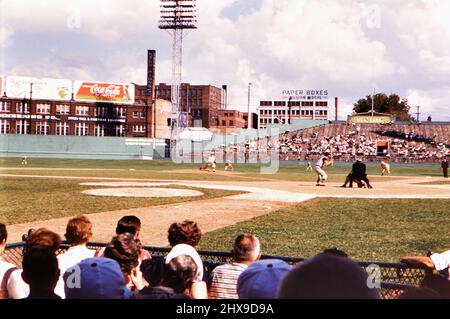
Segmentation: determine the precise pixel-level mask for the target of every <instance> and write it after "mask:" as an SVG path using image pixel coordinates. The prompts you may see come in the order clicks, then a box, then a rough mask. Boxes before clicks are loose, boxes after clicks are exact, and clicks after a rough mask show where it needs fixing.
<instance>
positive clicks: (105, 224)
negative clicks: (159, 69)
mask: <svg viewBox="0 0 450 319" xmlns="http://www.w3.org/2000/svg"><path fill="white" fill-rule="evenodd" d="M199 166H200V164H178V165H177V164H174V163H172V162H170V161H104V160H62V159H38V158H31V159H29V160H28V165H26V166H22V165H21V160H20V159H18V158H2V159H0V200H1V203H2V205H1V206H0V222H4V223H6V224H7V225H8V230H9V233H10V236H9V242H15V241H20V239H21V236H22V234H23V233H25V232H26V231H27V230H28V229H29V228H38V227H48V228H50V229H52V230H54V231H56V232H58V233H60V234H64V230H65V225H66V223H67V220H68V219H69V218H70V217H71V216H76V215H80V214H86V215H89V218H90V219H91V221H92V222H93V225H94V241H100V242H107V241H109V240H110V239H111V237H112V235H113V233H114V228H115V224H116V222H117V220H118V219H119V218H120V217H122V216H123V215H130V214H133V215H136V216H138V217H139V218H140V219H141V220H142V222H143V234H142V236H141V239H142V242H143V244H145V245H152V246H167V245H168V244H167V239H166V233H167V229H168V227H169V225H170V224H171V223H172V222H175V221H180V220H184V219H191V220H195V221H197V222H198V223H199V225H200V227H201V229H202V231H203V233H204V235H203V237H202V240H201V242H200V244H201V246H200V247H199V248H200V249H204V250H219V251H229V250H230V249H231V246H232V243H233V240H234V238H235V237H236V236H237V235H238V234H239V233H243V232H248V233H253V234H255V235H257V236H258V237H259V238H260V239H261V243H262V249H263V250H264V253H265V254H271V255H278V256H281V255H285V256H296V257H305V258H306V257H310V256H313V255H315V254H317V253H318V252H320V251H321V250H323V249H325V248H329V247H339V248H341V249H343V250H344V251H346V252H347V253H349V254H350V255H351V256H352V257H353V258H355V259H359V260H371V261H399V259H400V258H401V257H403V256H405V255H415V254H419V255H423V254H425V253H426V252H427V251H428V250H433V251H442V250H446V249H448V244H449V243H450V231H449V229H450V228H449V225H450V183H449V182H448V181H447V180H445V179H443V178H441V176H442V174H441V170H440V168H439V165H395V166H393V167H392V176H383V177H382V176H381V174H380V169H379V167H378V165H375V164H374V165H370V164H369V165H368V174H369V178H370V180H371V183H372V184H373V186H374V189H372V190H370V189H358V188H352V189H350V188H341V187H340V185H342V184H343V182H344V180H345V176H346V174H348V172H349V171H350V164H336V165H335V166H334V167H332V168H329V169H327V173H329V176H330V178H329V180H328V181H327V184H326V187H315V180H316V175H315V173H314V172H310V171H309V172H307V171H306V166H305V164H304V163H300V162H292V163H281V164H280V167H279V170H278V172H277V173H276V174H273V175H261V174H260V166H259V165H257V164H247V165H246V164H236V165H235V166H234V170H233V171H232V172H230V171H224V169H223V166H221V165H219V167H218V170H217V172H216V173H212V172H202V171H200V170H199Z"/></svg>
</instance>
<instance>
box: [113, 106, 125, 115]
mask: <svg viewBox="0 0 450 319" xmlns="http://www.w3.org/2000/svg"><path fill="white" fill-rule="evenodd" d="M126 116H127V112H126V109H125V108H124V107H116V108H115V109H114V117H126Z"/></svg>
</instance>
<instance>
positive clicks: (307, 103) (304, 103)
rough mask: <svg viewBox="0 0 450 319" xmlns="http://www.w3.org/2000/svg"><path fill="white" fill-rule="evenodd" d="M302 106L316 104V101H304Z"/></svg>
mask: <svg viewBox="0 0 450 319" xmlns="http://www.w3.org/2000/svg"><path fill="white" fill-rule="evenodd" d="M302 106H314V102H302Z"/></svg>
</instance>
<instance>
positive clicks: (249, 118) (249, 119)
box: [247, 83, 252, 129]
mask: <svg viewBox="0 0 450 319" xmlns="http://www.w3.org/2000/svg"><path fill="white" fill-rule="evenodd" d="M251 87H252V83H249V84H248V104H247V112H248V113H247V129H250V128H251V127H252V125H251V120H252V113H250V90H251Z"/></svg>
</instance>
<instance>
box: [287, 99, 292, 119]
mask: <svg viewBox="0 0 450 319" xmlns="http://www.w3.org/2000/svg"><path fill="white" fill-rule="evenodd" d="M291 101H292V96H290V97H289V101H288V112H289V114H288V116H289V125H291V109H292V104H291Z"/></svg>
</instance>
